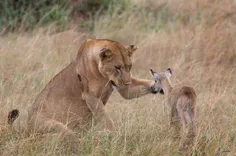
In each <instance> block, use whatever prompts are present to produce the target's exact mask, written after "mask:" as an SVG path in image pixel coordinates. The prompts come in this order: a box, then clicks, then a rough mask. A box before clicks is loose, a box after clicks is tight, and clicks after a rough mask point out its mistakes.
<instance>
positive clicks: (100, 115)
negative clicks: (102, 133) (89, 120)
mask: <svg viewBox="0 0 236 156" xmlns="http://www.w3.org/2000/svg"><path fill="white" fill-rule="evenodd" d="M82 98H83V99H84V100H85V101H86V104H87V106H88V107H89V109H90V111H91V112H92V114H93V118H94V119H95V122H96V124H98V126H99V127H102V128H104V129H106V130H113V129H114V123H113V121H112V119H111V118H110V117H109V116H108V114H107V112H106V110H105V107H104V104H103V103H102V101H101V100H100V99H98V98H96V97H95V96H93V95H90V94H89V93H85V92H83V93H82Z"/></svg>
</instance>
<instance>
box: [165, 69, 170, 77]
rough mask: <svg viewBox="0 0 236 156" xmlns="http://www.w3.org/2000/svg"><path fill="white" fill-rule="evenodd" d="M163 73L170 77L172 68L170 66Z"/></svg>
mask: <svg viewBox="0 0 236 156" xmlns="http://www.w3.org/2000/svg"><path fill="white" fill-rule="evenodd" d="M165 75H166V76H167V77H168V78H170V77H171V76H172V70H171V69H170V68H168V69H166V71H165Z"/></svg>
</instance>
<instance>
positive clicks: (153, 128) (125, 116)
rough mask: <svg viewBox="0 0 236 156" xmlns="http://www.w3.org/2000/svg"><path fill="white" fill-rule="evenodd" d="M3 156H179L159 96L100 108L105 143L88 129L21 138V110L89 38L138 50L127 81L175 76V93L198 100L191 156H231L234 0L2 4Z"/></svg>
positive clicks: (235, 140) (234, 136) (235, 87)
mask: <svg viewBox="0 0 236 156" xmlns="http://www.w3.org/2000/svg"><path fill="white" fill-rule="evenodd" d="M0 33H1V36H0V123H1V126H6V125H7V122H6V119H7V115H8V112H9V110H11V109H13V108H18V109H19V110H20V116H19V118H18V120H17V121H16V123H15V125H14V127H13V128H8V129H5V130H3V131H1V132H0V155H3V156H6V155H7V156H9V155H14V156H15V155H19V156H24V155H27V156H28V155H32V156H36V155H39V156H40V155H43V156H44V155H55V156H56V155H57V156H59V155H63V156H64V155H102V156H103V155H114V156H116V155H132V156H136V155H139V156H146V155H147V156H148V155H153V156H157V155H160V156H165V155H166V156H177V155H179V156H181V155H182V154H181V152H180V151H178V143H177V142H176V141H174V140H173V139H172V134H171V133H170V125H169V122H168V121H169V119H168V112H167V110H166V107H164V99H163V95H161V94H157V95H151V94H150V95H147V96H144V97H141V98H138V99H134V100H124V99H122V98H121V97H120V95H119V94H118V93H114V94H113V95H112V97H111V98H110V99H109V101H108V104H107V106H106V108H107V111H108V112H109V114H110V116H111V118H112V119H113V120H114V122H115V123H116V125H117V131H115V132H114V133H113V134H112V135H108V134H107V133H105V132H98V131H96V130H94V129H91V130H90V131H88V132H86V133H83V134H80V133H78V137H77V138H70V139H68V138H66V137H64V136H62V135H61V136H58V135H44V136H42V135H37V134H31V135H30V136H28V135H25V133H24V126H25V122H24V121H25V118H27V108H28V107H29V106H30V105H31V104H32V103H33V101H34V100H35V98H36V96H37V94H38V93H39V92H40V91H41V90H42V89H43V88H44V86H45V85H46V84H47V83H48V82H49V81H50V79H51V78H53V76H54V75H55V74H57V73H58V72H59V71H60V70H62V69H63V68H64V67H66V65H68V64H69V63H70V61H72V60H73V59H74V58H75V56H76V53H77V51H78V49H79V47H80V44H81V43H82V42H83V41H84V40H85V39H86V38H107V39H112V40H116V41H118V42H121V43H122V44H124V45H129V44H135V45H137V46H138V47H139V49H138V50H137V52H136V53H135V54H134V58H133V68H132V74H133V75H134V76H136V77H139V78H147V79H152V76H151V74H150V72H149V69H150V68H152V69H155V71H164V70H165V69H167V68H168V67H170V68H172V71H173V78H172V82H173V84H174V86H178V85H183V84H184V85H189V86H192V87H194V89H195V91H196V93H197V110H196V113H197V116H196V122H197V125H198V130H197V137H196V141H195V143H194V146H193V148H192V150H191V154H192V155H194V156H214V155H217V156H223V155H227V156H234V155H235V154H236V78H235V77H236V70H235V68H236V50H235V49H236V2H235V1H233V0H191V1H189V0H169V1H165V0H158V1H156V0H148V1H145V0H110V1H109V0H94V1H91V0H59V1H56V0H52V1H50V0H38V1H30V0H1V2H0Z"/></svg>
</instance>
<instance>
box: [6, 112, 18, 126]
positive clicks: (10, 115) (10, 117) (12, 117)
mask: <svg viewBox="0 0 236 156" xmlns="http://www.w3.org/2000/svg"><path fill="white" fill-rule="evenodd" d="M18 116H19V110H18V109H13V110H11V111H10V112H9V113H8V119H7V122H8V124H10V125H12V124H13V122H14V121H15V120H16V118H17V117H18Z"/></svg>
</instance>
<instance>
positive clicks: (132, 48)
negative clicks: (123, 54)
mask: <svg viewBox="0 0 236 156" xmlns="http://www.w3.org/2000/svg"><path fill="white" fill-rule="evenodd" d="M125 48H126V49H127V50H128V55H129V56H132V55H133V53H134V52H135V51H136V50H137V49H138V47H137V46H135V45H133V44H132V45H129V46H126V47H125Z"/></svg>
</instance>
